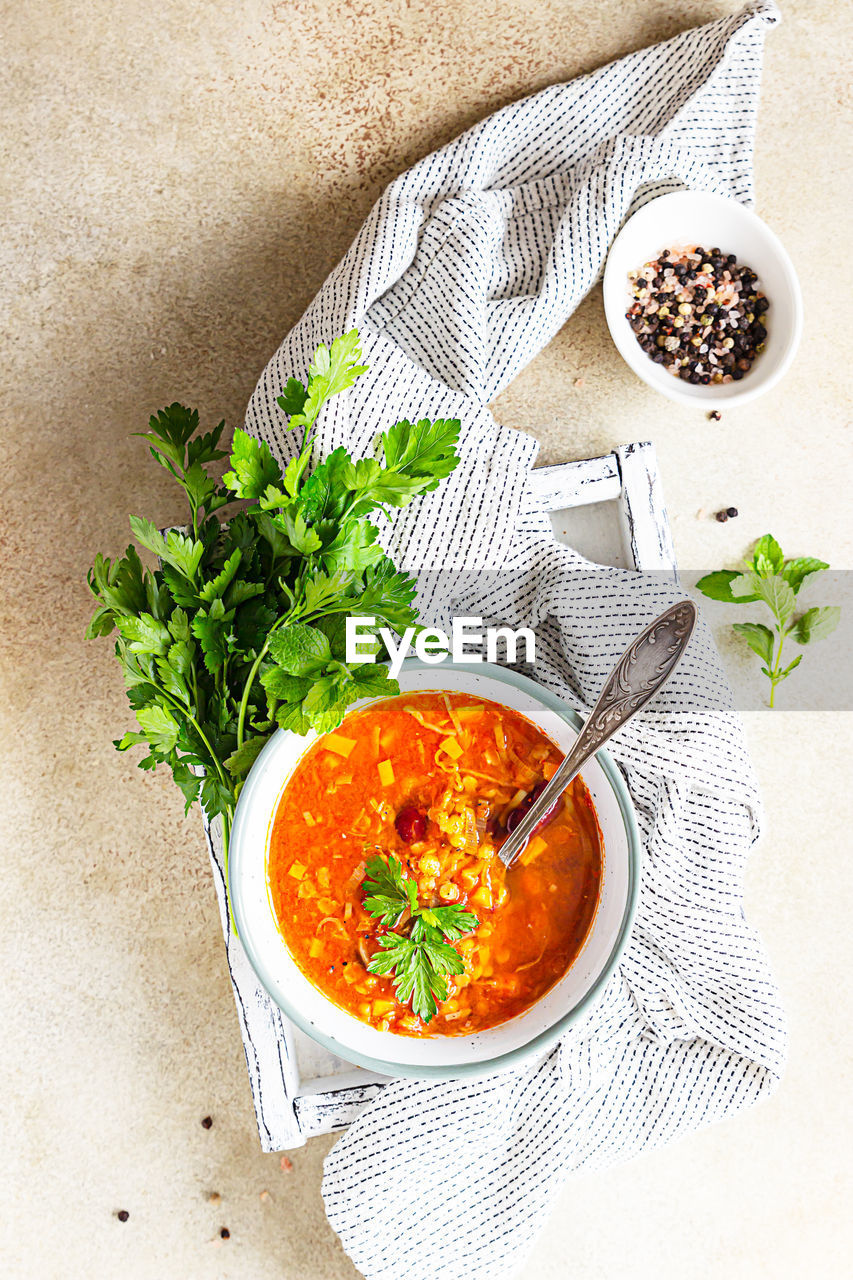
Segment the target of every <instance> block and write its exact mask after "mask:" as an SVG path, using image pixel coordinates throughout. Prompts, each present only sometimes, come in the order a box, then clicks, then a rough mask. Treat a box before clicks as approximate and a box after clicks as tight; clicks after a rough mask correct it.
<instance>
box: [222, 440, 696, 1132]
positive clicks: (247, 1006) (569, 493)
mask: <svg viewBox="0 0 853 1280" xmlns="http://www.w3.org/2000/svg"><path fill="white" fill-rule="evenodd" d="M531 483H532V486H533V490H534V492H535V493H536V495H537V496H538V497H539V498H540V499H541V500H542V502H543V503H544V505H545V506H546V507H547V509H548V510H549V511H550V513H551V520H552V522H553V525H554V532H555V535H556V537H557V538H558V540H559V541H561V542H565V543H567V544H569V545H570V546H572V547H574V548H575V549H576V550H577V551H579V552H580V553H581V554H582V555H584V556H586V557H588V558H589V559H590V560H594V561H596V562H597V563H599V564H610V565H616V566H618V567H620V568H630V569H644V570H658V571H665V572H666V571H668V572H671V573H673V575H674V574H675V570H676V565H675V552H674V550H673V545H672V535H671V532H670V527H669V520H668V519H667V514H666V508H665V506H664V502H663V494H662V491H661V485H660V478H659V475H658V469H657V461H656V459H655V452H654V448H653V446H652V445H651V444H648V443H644V444H628V445H623V446H621V447H620V448H619V449H616V450H614V452H613V453H609V454H607V455H605V456H604V457H602V458H587V459H585V460H584V461H582V462H566V463H561V464H560V465H559V466H555V467H540V468H537V469H536V470H534V471H533V472H532V477H531ZM206 834H207V842H208V847H209V850H210V857H211V862H212V864H213V872H214V877H215V881H216V888H217V894H218V897H219V908H220V916H221V919H222V928H223V932H224V934H225V945H226V951H227V956H228V968H229V972H230V975H231V982H232V985H233V988H234V998H235V1000H236V1003H237V1014H238V1017H239V1020H240V1031H241V1033H242V1036H243V1047H244V1049H245V1052H246V1064H247V1066H248V1069H249V1082H250V1084H251V1088H252V1096H253V1098H254V1103H255V1112H256V1115H257V1120H258V1131H259V1134H260V1139H261V1146H262V1148H263V1150H264V1151H281V1150H288V1149H290V1148H293V1147H300V1146H303V1145H304V1143H305V1142H306V1140H307V1139H308V1138H311V1137H314V1136H315V1135H316V1134H320V1133H329V1132H331V1131H332V1130H335V1129H344V1128H346V1126H347V1125H349V1124H351V1123H352V1121H353V1120H354V1119H355V1118H356V1116H357V1115H358V1113H359V1111H360V1110H361V1108H362V1107H364V1106H365V1104H366V1103H368V1102H370V1100H371V1099H372V1098H374V1097H375V1096H376V1094H377V1093H378V1092H379V1090H380V1089H381V1088H382V1087H383V1086H384V1084H385V1083H386V1080H387V1077H385V1076H378V1075H374V1074H373V1073H372V1072H370V1071H364V1070H363V1069H362V1068H360V1067H354V1066H353V1065H352V1064H351V1063H349V1062H344V1061H343V1060H342V1059H340V1058H336V1057H334V1055H332V1054H330V1053H328V1052H327V1051H326V1050H325V1049H321V1048H320V1046H319V1045H317V1044H315V1043H314V1041H313V1040H311V1039H309V1037H308V1036H306V1035H304V1034H303V1033H302V1032H301V1031H300V1030H299V1029H298V1028H296V1027H294V1026H293V1025H292V1024H291V1023H290V1022H289V1021H288V1020H287V1018H286V1017H285V1016H284V1014H283V1013H282V1012H281V1010H280V1009H279V1008H278V1006H277V1005H275V1004H274V1003H273V1001H272V1000H271V999H270V998H269V996H268V995H267V994H266V992H265V991H264V990H263V988H262V987H261V986H260V985H259V983H258V980H257V978H256V977H255V974H254V971H253V970H252V968H251V965H250V964H249V961H248V960H247V958H246V954H245V952H244V951H243V948H242V946H241V945H240V942H239V940H238V939H237V938H236V937H235V936H234V934H233V932H232V931H231V928H230V924H229V919H228V912H227V909H226V906H225V881H224V876H223V871H222V856H221V855H222V851H221V843H220V839H219V833H218V829H217V827H216V826H214V827H213V828H207V827H206Z"/></svg>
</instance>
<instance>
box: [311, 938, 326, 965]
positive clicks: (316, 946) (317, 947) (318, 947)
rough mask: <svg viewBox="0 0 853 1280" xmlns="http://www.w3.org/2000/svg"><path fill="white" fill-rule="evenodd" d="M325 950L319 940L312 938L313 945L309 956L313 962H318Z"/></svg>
mask: <svg viewBox="0 0 853 1280" xmlns="http://www.w3.org/2000/svg"><path fill="white" fill-rule="evenodd" d="M322 950H323V944H322V942H321V941H320V939H319V938H312V939H311V945H310V947H309V948H308V954H309V956H310V957H311V959H312V960H316V959H317V957H318V956H319V955H320V953H321V951H322Z"/></svg>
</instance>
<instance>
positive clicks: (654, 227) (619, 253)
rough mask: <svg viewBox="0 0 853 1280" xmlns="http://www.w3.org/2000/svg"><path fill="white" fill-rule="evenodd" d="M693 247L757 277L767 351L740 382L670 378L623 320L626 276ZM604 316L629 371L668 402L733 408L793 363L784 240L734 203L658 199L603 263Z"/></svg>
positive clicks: (794, 297)
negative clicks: (712, 251) (730, 258)
mask: <svg viewBox="0 0 853 1280" xmlns="http://www.w3.org/2000/svg"><path fill="white" fill-rule="evenodd" d="M697 244H698V245H702V246H704V247H705V248H706V249H709V248H711V247H712V246H715V247H717V248H719V249H720V250H721V251H722V252H723V253H735V254H737V258H738V262H740V263H743V265H744V266H747V267H750V268H751V269H752V270H753V271H754V272H755V273H756V274H757V276H758V280H759V286H760V288H761V290H762V292H763V293H764V295H765V296H766V298H767V300H768V302H769V303H770V308H769V310H768V312H767V340H766V345H765V349H764V351H762V352H761V354H760V355H759V356H758V358H757V359H756V361H755V363H754V364H753V366H752V368H751V369H750V370H749V372H748V373H746V374H745V375H744V377H743V378H742V379H741V380H740V382H729V383H726V384H725V385H719V384H718V385H716V386H705V387H701V386H699V387H697V386H692V385H691V384H690V383H688V382H683V381H681V380H680V379H678V378H675V377H673V375H672V374H671V373H667V372H666V370H665V369H664V368H663V366H662V365H659V364H655V363H654V362H653V361H652V360H650V359H649V357H648V356H647V355H646V353H645V351H643V349H642V347H641V346H640V344H639V343H638V342H637V339H636V336H635V334H634V331H633V330H632V328H631V326H630V324H629V323H628V321H627V319H626V317H625V312H626V311H627V310H628V307H629V306H630V304H631V302H632V296H631V289H630V285H629V282H628V273H629V272H630V271H636V270H638V269H639V268H641V267H642V266H643V265H644V264H645V263H646V262H651V261H652V260H653V259H654V258H656V257H657V255H658V254H659V253H660V252H661V250H663V249H672V248H676V247H680V246H682V245H684V246H687V245H690V246H692V245H697ZM604 311H605V314H606V316H607V324H608V326H609V328H610V334H611V337H612V338H613V341H614V342H615V343H616V346H617V348H618V350H619V353H620V355H621V356H622V357H623V359H624V360H625V361H626V363H627V364H629V365H630V366H631V368H632V369H633V370H634V373H636V374H637V376H638V377H640V378H642V379H643V381H644V382H646V383H648V385H649V386H650V387H654V389H655V390H656V391H660V392H661V393H662V394H663V395H665V396H667V397H668V398H669V399H670V400H677V401H679V402H680V403H681V404H688V405H692V406H693V407H694V408H700V409H730V408H732V407H733V406H734V405H736V404H746V402H747V401H748V400H754V399H755V398H756V396H760V395H763V394H764V392H765V391H769V390H770V388H771V387H773V386H775V385H776V383H777V382H778V381H779V379H780V378H781V377H782V376H783V375H784V374H785V372H786V371H787V369H788V367H789V365H790V364H791V361H792V360H793V358H794V355H795V354H796V350H797V347H798V346H799V342H800V335H801V333H802V327H803V301H802V296H801V294H800V285H799V281H798V280H797V276H796V272H795V271H794V267H793V264H792V262H791V259H790V258H789V257H788V255H787V253H786V252H785V250H784V248H783V247H782V243H781V241H780V240H779V239H778V237H777V236H776V235H774V233H773V232H772V231H771V230H770V228H769V227H768V226H767V225H766V224H765V223H764V222H762V221H761V219H760V218H759V217H758V216H757V215H756V214H754V213H753V212H752V211H751V210H750V209H746V208H744V206H743V205H742V204H739V203H738V202H737V201H736V200H727V199H726V198H725V197H724V196H715V195H707V194H705V193H703V192H701V191H683V192H682V191H679V192H676V193H675V194H673V195H669V196H660V197H659V198H658V199H657V200H650V201H649V203H648V204H645V205H643V207H642V209H638V210H637V212H636V213H635V214H634V216H633V217H631V218H629V219H628V221H627V222H626V223H625V226H624V227H623V228H622V230H621V231H620V232H619V235H618V236H617V237H616V239H615V240H614V242H613V247H612V249H611V250H610V253H609V255H608V258H607V266H606V267H605V270H604Z"/></svg>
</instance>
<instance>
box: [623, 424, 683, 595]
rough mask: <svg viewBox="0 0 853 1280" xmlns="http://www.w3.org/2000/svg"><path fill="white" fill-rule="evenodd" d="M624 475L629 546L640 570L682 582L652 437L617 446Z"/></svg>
mask: <svg viewBox="0 0 853 1280" xmlns="http://www.w3.org/2000/svg"><path fill="white" fill-rule="evenodd" d="M613 452H614V457H615V459H616V461H617V463H618V466H619V475H620V477H621V501H620V503H619V512H620V520H621V524H622V533H623V537H624V539H625V546H626V550H627V551H628V554H629V555H630V557H631V560H632V562H633V564H634V567H635V568H636V569H639V570H642V571H643V572H645V573H653V572H664V573H667V574H669V575H670V576H671V577H672V578H673V580H674V581H676V582H677V581H678V566H677V564H676V559H675V547H674V545H673V541H672V529H671V527H670V523H669V516H668V514H667V510H666V503H665V502H664V497H663V485H662V483H661V478H660V471H659V469H658V463H657V454H656V453H655V447H654V445H653V444H652V443H651V441H649V440H644V441H641V442H639V443H637V444H623V445H620V446H619V447H618V448H617V449H614V451H613Z"/></svg>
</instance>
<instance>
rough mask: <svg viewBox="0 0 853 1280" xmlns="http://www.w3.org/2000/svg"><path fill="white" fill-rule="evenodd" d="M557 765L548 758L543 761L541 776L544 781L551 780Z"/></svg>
mask: <svg viewBox="0 0 853 1280" xmlns="http://www.w3.org/2000/svg"><path fill="white" fill-rule="evenodd" d="M557 767H558V766H557V765H555V764H551V763H550V761H548V760H546V761H545V763H544V764H543V766H542V776H543V778H544V779H545V781H546V782H550V781H551V779H552V778H553V776H554V774H555V773H556V772H557Z"/></svg>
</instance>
